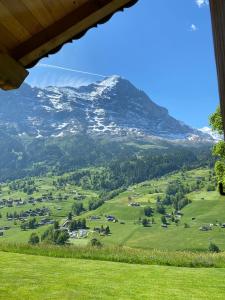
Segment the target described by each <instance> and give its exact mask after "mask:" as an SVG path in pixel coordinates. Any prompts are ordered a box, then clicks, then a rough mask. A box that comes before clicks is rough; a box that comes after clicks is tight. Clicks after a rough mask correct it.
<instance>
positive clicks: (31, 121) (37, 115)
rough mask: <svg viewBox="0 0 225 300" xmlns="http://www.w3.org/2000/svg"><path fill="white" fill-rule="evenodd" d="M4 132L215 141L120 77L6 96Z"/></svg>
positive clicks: (0, 122)
mask: <svg viewBox="0 0 225 300" xmlns="http://www.w3.org/2000/svg"><path fill="white" fill-rule="evenodd" d="M0 97H1V101H0V112H1V113H0V126H1V127H4V128H7V130H8V131H11V132H12V133H13V134H15V132H16V134H17V135H21V134H23V133H24V132H25V133H26V134H27V135H29V136H34V137H37V138H41V137H49V136H52V137H63V136H66V135H75V134H77V133H79V132H86V133H88V134H94V135H107V136H135V137H136V136H138V137H140V136H150V137H157V138H162V139H168V140H188V141H211V140H213V137H212V136H211V135H210V134H209V132H207V131H204V130H201V131H199V130H197V129H193V128H191V127H190V126H188V125H186V124H184V123H183V122H180V121H178V120H176V119H175V118H173V117H171V116H170V115H169V113H168V110H167V109H166V108H164V107H161V106H159V105H157V104H156V103H154V102H153V101H152V100H151V99H150V98H149V96H148V95H147V94H145V93H144V92H143V91H141V90H139V89H137V88H136V87H135V86H134V85H133V84H132V83H130V82H129V81H128V80H126V79H124V78H121V77H120V76H117V75H114V76H111V77H106V78H104V79H103V80H102V81H99V82H96V83H92V84H90V85H87V86H80V87H70V86H67V87H53V86H51V87H47V88H44V89H40V88H31V87H30V86H29V85H27V84H24V85H22V87H21V88H20V89H19V90H17V91H11V92H7V93H5V92H3V91H0Z"/></svg>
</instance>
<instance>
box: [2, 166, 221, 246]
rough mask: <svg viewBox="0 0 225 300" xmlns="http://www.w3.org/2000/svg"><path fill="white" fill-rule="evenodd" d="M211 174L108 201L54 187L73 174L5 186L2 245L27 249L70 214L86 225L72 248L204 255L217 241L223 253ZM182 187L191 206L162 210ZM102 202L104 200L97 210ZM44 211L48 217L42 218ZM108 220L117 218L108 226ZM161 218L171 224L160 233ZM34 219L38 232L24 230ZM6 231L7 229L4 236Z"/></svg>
mask: <svg viewBox="0 0 225 300" xmlns="http://www.w3.org/2000/svg"><path fill="white" fill-rule="evenodd" d="M212 174H213V172H212V171H211V170H210V169H207V168H200V169H194V170H190V171H179V172H173V173H172V174H168V175H165V176H163V177H160V178H158V179H152V180H149V181H145V182H142V183H139V184H135V185H131V186H129V187H128V188H127V189H123V190H124V191H121V192H120V191H117V192H116V195H115V196H113V194H112V193H111V196H110V197H109V199H107V197H106V195H108V194H107V193H106V194H102V193H100V192H99V191H97V190H96V191H94V190H90V189H89V190H87V189H84V188H82V187H81V186H78V185H76V184H72V183H66V184H64V185H63V186H59V185H57V184H56V183H57V182H58V183H61V182H62V179H64V180H65V178H68V177H69V176H71V174H69V173H68V174H64V175H62V176H45V177H36V178H35V177H34V178H31V179H29V180H28V181H26V180H17V181H14V182H10V183H8V184H2V185H1V202H0V203H1V205H0V206H1V209H0V213H1V218H0V228H1V229H2V232H3V236H1V237H0V241H2V242H3V241H7V242H16V243H26V242H28V240H29V236H30V234H31V233H32V232H36V233H37V234H38V235H39V236H40V237H41V235H42V234H43V232H44V231H45V230H46V228H48V227H49V226H52V225H51V223H53V222H54V221H59V223H60V225H62V224H63V223H64V222H65V221H66V220H67V217H68V214H69V213H70V212H71V213H72V215H73V219H76V220H79V219H85V220H86V224H87V229H86V230H85V234H84V236H83V237H77V238H74V237H71V238H70V240H69V242H70V243H72V244H74V245H83V246H84V245H88V244H89V243H90V240H91V239H93V238H97V239H98V240H100V241H101V243H102V244H103V245H105V246H110V245H112V246H114V245H118V246H128V247H134V248H142V249H162V250H163V249H165V250H193V251H206V250H207V249H208V246H209V243H210V242H211V241H213V242H214V243H216V244H217V245H218V246H219V248H220V249H221V250H224V249H225V244H224V238H225V228H222V226H223V223H225V215H224V213H223V212H224V209H225V203H224V199H223V197H222V196H219V194H218V192H217V191H215V178H214V177H213V175H212ZM181 181H182V185H183V186H187V187H188V188H189V191H188V193H186V194H185V197H186V198H187V204H186V205H185V206H184V207H183V208H182V209H179V207H177V209H175V208H174V206H173V205H172V204H169V205H168V204H164V203H165V195H166V193H168V187H169V186H170V187H171V186H172V185H174V184H176V185H179V182H181ZM18 186H21V187H22V186H23V188H18ZM27 186H28V187H30V189H31V190H29V189H28V193H27V191H26V187H27ZM32 189H34V190H33V191H32ZM109 194H110V193H109ZM110 198H111V199H110ZM2 199H4V200H5V202H4V203H3V201H2ZM99 199H105V200H104V201H102V202H100V204H98V203H99ZM16 200H17V202H16ZM18 200H20V203H18ZM163 201H164V202H163ZM90 202H91V203H97V205H96V206H98V205H100V206H99V207H97V208H96V209H95V206H94V205H92V210H90ZM74 203H79V204H82V206H83V211H81V212H80V213H79V215H77V213H76V211H74V210H73V206H74ZM159 205H162V206H163V208H164V211H163V212H161V213H160V211H159V209H158V208H157V207H158V206H159ZM148 207H151V209H152V213H151V214H150V215H148V216H146V215H145V209H146V208H148ZM43 208H45V211H46V214H44V215H39V214H38V213H41V210H43ZM38 209H39V210H38ZM22 212H23V213H24V212H29V213H30V214H31V215H29V214H28V215H25V217H23V216H22V217H20V218H19V216H17V215H19V214H20V213H22ZM7 216H8V218H7ZM107 216H112V217H113V218H112V219H111V220H109V218H107ZM163 216H165V218H166V222H164V223H166V224H168V225H166V224H165V227H162V224H163V222H162V217H163ZM33 218H35V219H36V223H37V228H36V225H35V226H34V228H31V229H28V228H26V229H25V230H23V227H22V226H21V225H23V224H24V223H26V222H27V220H30V219H33ZM143 219H147V220H148V223H147V224H146V226H143ZM40 222H42V223H40ZM49 222H50V224H49ZM210 224H211V225H210ZM102 226H103V227H104V228H105V227H106V226H109V228H110V234H108V235H105V234H103V233H101V232H100V231H98V230H99V229H100V228H101V227H102ZM210 226H211V227H210ZM4 227H9V229H6V230H4ZM200 228H202V230H200Z"/></svg>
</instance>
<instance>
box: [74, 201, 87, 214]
mask: <svg viewBox="0 0 225 300" xmlns="http://www.w3.org/2000/svg"><path fill="white" fill-rule="evenodd" d="M72 211H73V213H74V214H75V215H76V216H79V215H80V214H81V213H82V212H83V211H85V209H84V205H83V203H82V202H74V204H73V205H72Z"/></svg>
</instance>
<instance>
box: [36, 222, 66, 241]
mask: <svg viewBox="0 0 225 300" xmlns="http://www.w3.org/2000/svg"><path fill="white" fill-rule="evenodd" d="M68 239H69V233H68V231H67V230H66V229H61V228H60V227H59V223H58V222H57V221H56V222H55V224H54V225H53V226H51V227H50V228H48V229H47V230H46V231H45V232H44V233H43V234H42V236H41V241H44V242H47V243H53V244H56V245H65V244H66V242H67V241H68Z"/></svg>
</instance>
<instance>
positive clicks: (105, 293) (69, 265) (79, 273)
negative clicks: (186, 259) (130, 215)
mask: <svg viewBox="0 0 225 300" xmlns="http://www.w3.org/2000/svg"><path fill="white" fill-rule="evenodd" d="M0 269H1V272H0V282H1V284H0V299H4V300H5V299H10V300H22V299H23V300H26V299H29V300H33V299H38V300H39V299H42V300H44V299H49V300H50V299H51V300H55V299H64V300H66V299H123V300H125V299H128V300H132V299H137V300H139V299H154V300H155V299H160V300H163V299H166V300H168V299H174V300H175V299H179V300H182V299H187V300H189V299H192V300H194V299H196V300H201V299H202V300H203V299H204V300H206V299H210V300H211V299H215V300H216V299H225V285H224V277H225V269H223V268H210V269H208V268H182V267H179V268H178V267H167V266H147V265H135V264H125V263H115V262H103V261H96V260H79V259H69V258H53V257H43V256H34V255H25V254H16V253H5V252H0Z"/></svg>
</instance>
